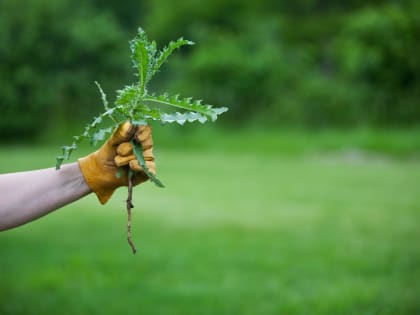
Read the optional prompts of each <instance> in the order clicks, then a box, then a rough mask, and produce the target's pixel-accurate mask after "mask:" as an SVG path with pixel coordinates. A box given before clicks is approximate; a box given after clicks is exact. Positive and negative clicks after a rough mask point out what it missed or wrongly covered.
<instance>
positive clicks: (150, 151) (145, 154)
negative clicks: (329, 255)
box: [143, 148, 155, 161]
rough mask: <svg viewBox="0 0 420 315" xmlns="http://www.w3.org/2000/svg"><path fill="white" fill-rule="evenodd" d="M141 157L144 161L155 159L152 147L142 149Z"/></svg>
mask: <svg viewBox="0 0 420 315" xmlns="http://www.w3.org/2000/svg"><path fill="white" fill-rule="evenodd" d="M143 157H144V160H145V161H153V160H154V159H155V157H154V155H153V148H149V149H146V150H143Z"/></svg>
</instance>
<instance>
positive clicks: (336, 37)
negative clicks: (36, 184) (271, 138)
mask: <svg viewBox="0 0 420 315" xmlns="http://www.w3.org/2000/svg"><path fill="white" fill-rule="evenodd" d="M419 3H420V2H419V1H417V0H404V1H391V0H375V1H369V2H366V1H361V0H351V1H345V2H343V1H341V2H340V1H322V2H321V1H316V0H298V1H293V2H290V1H289V2H287V1H274V0H261V1H250V0H245V1H239V0H230V1H222V0H212V1H210V0H203V1H196V0H185V1H181V2H178V3H176V5H174V3H173V2H171V1H164V0H154V1H150V0H147V1H137V0H127V1H124V2H121V1H115V0H105V1H99V0H87V1H83V2H80V3H77V4H75V3H74V1H73V2H72V1H70V0H54V1H47V0H21V1H15V0H2V1H0V109H1V115H0V134H1V135H2V137H3V141H4V140H6V139H11V140H14V139H16V138H19V139H28V140H32V139H33V138H35V137H36V136H37V135H38V134H39V133H40V132H41V131H43V132H46V131H51V130H54V131H55V130H56V129H55V128H64V129H65V128H66V127H68V126H72V125H75V126H77V127H80V125H81V123H80V122H81V121H86V120H87V119H89V117H91V116H92V115H93V114H95V113H98V112H99V111H100V110H101V108H100V103H99V102H97V95H96V92H95V91H94V89H92V84H93V82H94V81H95V80H97V81H99V82H101V84H102V86H103V87H104V88H105V90H107V91H115V90H116V89H118V88H119V87H120V83H121V82H128V80H129V78H130V76H131V75H132V68H131V67H130V64H129V63H127V62H126V58H127V57H128V51H127V49H126V48H127V41H128V40H129V39H130V38H131V32H132V30H133V29H134V27H136V26H137V25H139V24H141V25H143V26H144V27H145V29H147V31H148V33H149V34H150V35H151V37H153V38H154V39H156V40H157V41H159V42H168V41H169V40H170V39H172V38H177V37H179V36H180V35H181V34H182V35H185V36H186V37H187V38H190V39H192V40H194V41H196V42H199V43H200V45H199V46H197V47H196V48H195V49H193V50H185V51H182V52H181V53H180V54H179V55H178V57H177V59H175V60H174V61H173V62H171V64H170V65H168V67H167V69H165V72H164V73H159V74H158V75H159V81H158V84H156V82H152V84H153V86H151V88H154V89H155V90H156V91H171V92H172V91H175V92H177V93H181V94H184V93H188V94H189V93H191V94H193V95H200V96H202V97H203V98H205V99H206V100H208V101H209V102H211V103H227V104H230V108H231V112H230V113H229V115H227V116H226V118H227V119H224V122H225V121H227V122H229V121H230V123H231V124H234V125H236V124H243V125H248V124H250V123H253V122H258V123H261V122H263V123H264V125H266V126H267V125H268V126H278V125H283V126H284V125H293V126H296V125H298V126H354V125H356V124H362V125H374V126H378V125H380V126H389V125H400V126H406V125H416V124H419V122H420V106H418V104H419V103H420V88H419V86H420V76H419V73H420V62H419V60H420V59H419V58H418V51H420V41H418V38H419V36H420V19H419V17H418V14H417V12H419V11H420V7H419V6H420V4H419ZM152 45H153V43H152ZM187 56H188V62H186V59H185V58H184V57H187ZM145 80H148V78H146V77H145ZM159 94H162V93H160V92H159ZM109 96H110V97H114V96H115V95H109ZM46 113H48V118H49V119H48V121H46V119H45V114H46ZM260 125H261V124H260ZM13 138H14V139H13Z"/></svg>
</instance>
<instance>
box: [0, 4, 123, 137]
mask: <svg viewBox="0 0 420 315" xmlns="http://www.w3.org/2000/svg"><path fill="white" fill-rule="evenodd" d="M127 40H128V37H126V36H125V34H124V33H123V31H122V30H121V27H120V26H119V25H118V23H117V21H116V20H115V19H114V17H113V16H112V15H110V14H107V13H106V12H100V11H98V10H97V9H96V8H94V7H92V6H90V5H89V4H86V3H85V4H84V5H83V6H75V5H74V2H72V1H70V0H56V1H48V0H23V1H14V0H2V1H1V2H0V43H1V45H0V73H1V77H0V106H1V113H2V115H1V116H0V133H1V135H2V136H3V137H2V138H3V141H5V140H7V139H13V138H27V137H29V138H33V137H34V136H35V135H36V134H37V133H38V131H39V130H40V129H43V128H45V126H46V125H48V120H51V121H52V122H51V123H52V124H54V125H55V126H58V125H59V124H62V123H64V122H66V121H68V120H70V121H72V120H73V121H75V120H76V119H77V118H78V117H80V116H83V114H86V113H91V112H92V111H95V108H96V111H98V108H100V107H99V106H100V100H99V98H98V93H97V91H96V89H95V86H94V81H95V80H100V81H101V82H102V83H104V85H105V86H108V85H112V84H113V82H112V80H115V78H116V77H118V76H124V75H126V74H127V72H128V71H127V70H128V69H129V67H130V65H129V64H125V63H124V62H126V60H127V59H125V58H122V57H121V55H124V54H125V52H124V50H125V51H127V53H126V55H127V58H128V50H127ZM123 49H124V50H123ZM109 78H110V79H109ZM118 83H120V82H118ZM92 100H98V102H97V106H98V107H96V106H95V104H92Z"/></svg>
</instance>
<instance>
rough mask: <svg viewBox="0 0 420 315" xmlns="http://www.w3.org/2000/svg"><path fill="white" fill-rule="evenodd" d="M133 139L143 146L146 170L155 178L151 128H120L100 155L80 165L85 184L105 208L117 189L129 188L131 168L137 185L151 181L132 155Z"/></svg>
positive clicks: (93, 154) (95, 155)
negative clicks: (119, 173)
mask: <svg viewBox="0 0 420 315" xmlns="http://www.w3.org/2000/svg"><path fill="white" fill-rule="evenodd" d="M132 137H135V139H136V140H137V141H138V142H139V143H141V145H142V147H143V150H144V151H143V156H144V159H145V161H146V166H147V167H148V169H149V171H150V172H151V173H153V174H155V172H156V165H155V162H154V156H153V139H152V131H151V128H150V126H138V127H136V126H134V125H132V124H131V123H129V122H126V123H124V124H122V125H120V126H119V127H118V128H117V130H116V131H115V132H114V133H113V135H112V136H110V137H109V139H108V140H107V141H106V142H105V143H104V145H103V146H102V147H101V148H100V149H99V150H98V151H96V152H93V153H92V154H89V155H88V156H86V157H84V158H81V159H79V161H78V162H79V166H80V169H81V171H82V174H83V177H84V178H85V181H86V183H87V184H88V186H89V187H90V189H91V190H92V191H93V192H94V193H95V194H96V195H97V197H98V199H99V201H100V202H101V203H102V204H105V203H106V202H107V201H108V199H109V198H110V197H111V195H112V194H113V192H114V191H115V189H117V188H118V187H121V186H127V185H128V167H129V168H131V170H133V171H134V178H133V184H134V185H137V184H139V183H142V182H145V181H146V180H147V179H148V177H147V175H146V174H145V173H144V172H143V168H142V167H141V165H140V164H139V162H138V161H137V159H136V157H135V156H134V154H133V148H132V145H131V143H130V142H129V141H130V140H131V138H132ZM124 166H125V169H124V171H123V172H122V174H121V176H117V172H118V168H119V167H124Z"/></svg>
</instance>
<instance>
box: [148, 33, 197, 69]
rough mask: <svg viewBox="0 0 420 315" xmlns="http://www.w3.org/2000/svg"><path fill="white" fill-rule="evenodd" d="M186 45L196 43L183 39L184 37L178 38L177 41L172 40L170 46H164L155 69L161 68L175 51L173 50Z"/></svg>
mask: <svg viewBox="0 0 420 315" xmlns="http://www.w3.org/2000/svg"><path fill="white" fill-rule="evenodd" d="M184 45H194V42H192V41H189V40H186V39H183V38H182V37H181V38H178V39H177V40H176V41H175V42H174V41H170V42H169V44H168V46H166V47H165V48H163V50H162V51H161V52H160V54H159V56H158V57H157V60H156V64H155V68H154V70H155V71H157V70H159V68H160V67H161V66H162V65H163V64H164V63H165V61H166V60H167V59H168V57H169V56H170V55H171V54H172V53H173V51H174V50H175V49H178V48H180V47H181V46H184Z"/></svg>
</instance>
